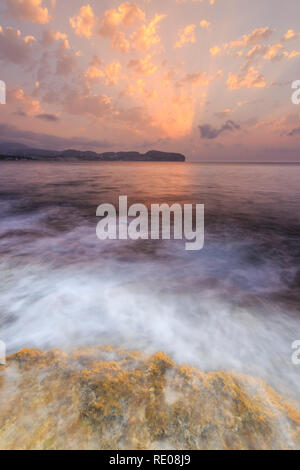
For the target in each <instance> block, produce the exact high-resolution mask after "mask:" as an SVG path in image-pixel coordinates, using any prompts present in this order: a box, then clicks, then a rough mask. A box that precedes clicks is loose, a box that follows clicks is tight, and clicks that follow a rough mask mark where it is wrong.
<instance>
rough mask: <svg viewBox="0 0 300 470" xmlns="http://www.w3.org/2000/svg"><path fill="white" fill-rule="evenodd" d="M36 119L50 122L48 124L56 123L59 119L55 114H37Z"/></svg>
mask: <svg viewBox="0 0 300 470" xmlns="http://www.w3.org/2000/svg"><path fill="white" fill-rule="evenodd" d="M36 117H37V118H38V119H42V120H44V121H50V122H57V121H59V118H58V117H57V116H56V115H55V114H46V113H45V114H38V115H37V116H36Z"/></svg>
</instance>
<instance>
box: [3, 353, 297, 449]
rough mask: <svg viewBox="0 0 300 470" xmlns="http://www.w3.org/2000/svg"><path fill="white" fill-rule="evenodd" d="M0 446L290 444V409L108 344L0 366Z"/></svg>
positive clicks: (238, 383)
mask: <svg viewBox="0 0 300 470" xmlns="http://www.w3.org/2000/svg"><path fill="white" fill-rule="evenodd" d="M0 448H1V449H118V450H123V449H131V450H133V449H159V450H165V449H295V448H300V413H299V411H298V410H297V409H296V408H295V407H294V406H292V405H291V404H289V403H287V402H286V401H284V400H283V398H282V397H281V396H279V395H278V394H277V393H276V392H275V391H274V390H273V389H271V388H270V387H268V386H267V384H265V383H264V382H263V381H262V380H260V379H254V378H251V377H248V376H245V375H241V374H235V373H224V372H212V373H202V372H200V371H199V370H197V369H194V368H190V367H186V366H179V365H177V364H175V363H174V362H173V361H172V360H171V359H170V358H169V357H168V356H167V355H166V354H163V353H158V354H155V355H154V356H152V357H147V356H145V355H143V354H141V353H139V352H135V351H125V350H119V349H114V348H111V347H101V348H90V349H80V350H75V351H73V352H72V353H70V354H67V353H64V352H61V351H57V350H54V351H50V352H41V351H38V350H23V351H21V352H20V353H17V354H15V355H13V356H11V357H10V358H9V359H8V361H7V365H6V366H5V367H4V366H2V368H0Z"/></svg>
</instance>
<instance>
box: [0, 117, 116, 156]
mask: <svg viewBox="0 0 300 470" xmlns="http://www.w3.org/2000/svg"><path fill="white" fill-rule="evenodd" d="M7 141H10V142H15V143H19V144H25V145H27V146H29V147H38V148H45V149H51V150H63V149H66V148H69V147H72V148H75V147H76V148H78V149H79V150H87V149H93V150H101V149H107V148H111V147H112V146H113V144H112V143H111V142H107V141H105V140H96V139H95V140H94V139H87V138H84V137H70V138H68V137H59V136H56V135H50V134H39V133H37V132H31V131H22V130H21V129H18V128H17V127H15V126H10V125H8V124H1V123H0V142H7Z"/></svg>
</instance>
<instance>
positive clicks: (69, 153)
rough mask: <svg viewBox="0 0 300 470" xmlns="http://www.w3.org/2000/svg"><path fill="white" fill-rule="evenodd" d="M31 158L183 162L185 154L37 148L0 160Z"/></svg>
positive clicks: (12, 154)
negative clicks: (61, 150)
mask: <svg viewBox="0 0 300 470" xmlns="http://www.w3.org/2000/svg"><path fill="white" fill-rule="evenodd" d="M1 160H2V161H5V160H31V161H40V160H43V161H44V160H46V161H93V162H185V160H186V159H185V156H184V155H182V154H180V153H170V152H159V151H157V150H150V151H149V152H147V153H139V152H105V153H96V152H89V151H86V152H83V151H80V150H64V151H63V152H56V151H51V150H39V149H25V150H24V149H21V150H20V149H19V150H12V151H10V152H7V153H5V154H1V151H0V161H1Z"/></svg>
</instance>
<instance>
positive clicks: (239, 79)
mask: <svg viewBox="0 0 300 470" xmlns="http://www.w3.org/2000/svg"><path fill="white" fill-rule="evenodd" d="M265 86H266V81H265V78H264V76H263V75H261V74H260V73H259V72H258V70H256V69H255V68H254V67H250V68H249V70H247V71H246V72H245V73H244V74H239V75H235V74H233V73H231V72H230V73H229V75H228V80H227V88H228V89H229V90H238V89H239V88H243V87H246V88H263V87H265Z"/></svg>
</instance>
